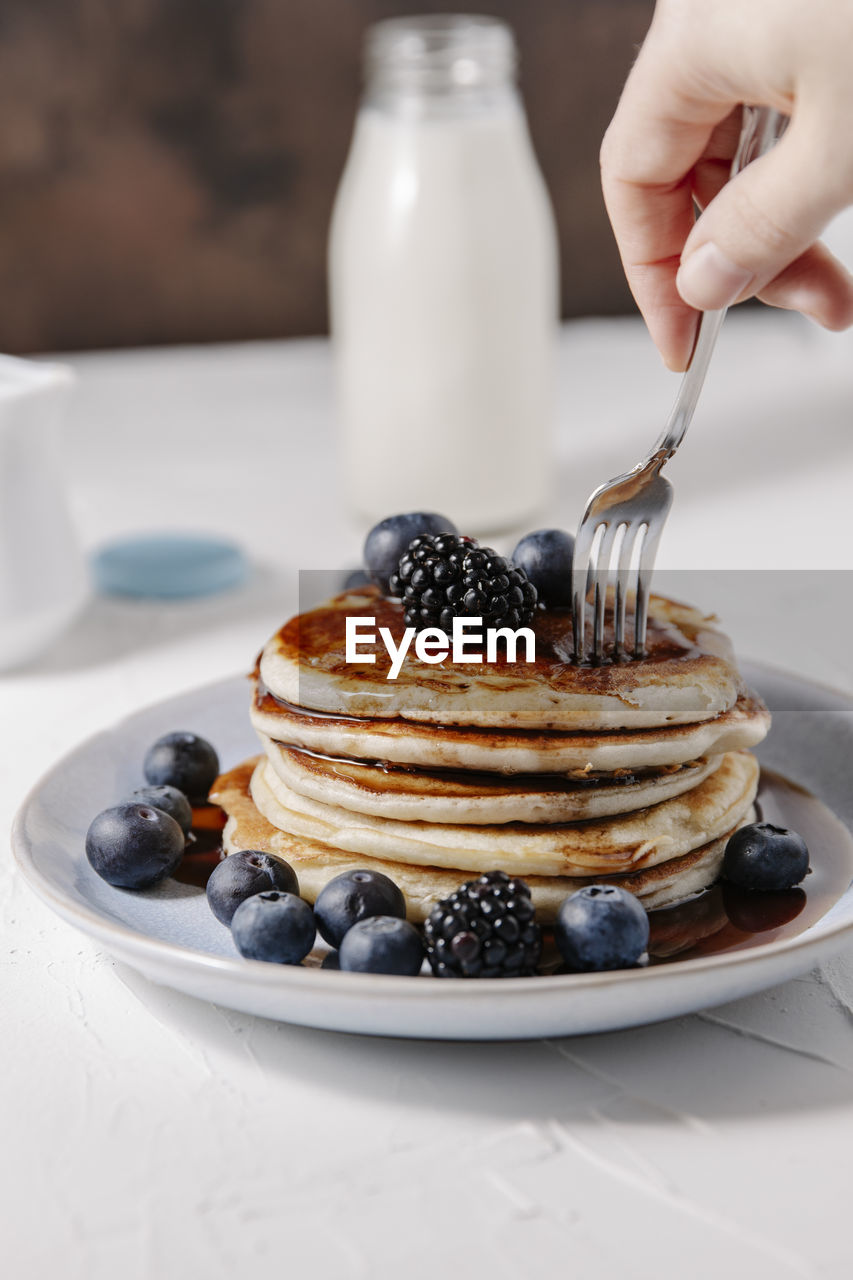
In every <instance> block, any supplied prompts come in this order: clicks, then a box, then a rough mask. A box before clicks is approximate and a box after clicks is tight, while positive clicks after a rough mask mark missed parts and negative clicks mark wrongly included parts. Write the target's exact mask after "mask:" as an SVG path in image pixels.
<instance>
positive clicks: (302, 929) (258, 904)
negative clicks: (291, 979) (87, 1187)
mask: <svg viewBox="0 0 853 1280" xmlns="http://www.w3.org/2000/svg"><path fill="white" fill-rule="evenodd" d="M316 934H317V930H316V928H315V925H314V913H313V911H312V910H311V908H310V907H309V905H308V903H307V902H304V901H303V900H302V898H297V896H296V894H295V893H279V891H278V890H277V889H272V890H270V891H269V892H267V893H256V894H253V896H252V897H251V898H247V899H246V901H245V902H241V903H240V905H239V907H238V908H237V910H236V911H235V912H234V918H233V920H232V921H231V936H232V937H233V939H234V943H235V945H236V947H237V950H238V951H239V952H240V955H241V956H245V957H246V959H247V960H268V961H270V962H271V963H272V964H300V963H301V961H303V960H304V959H305V957H306V956H307V955H308V952H309V951H310V950H311V948H312V947H313V945H314V938H315V937H316Z"/></svg>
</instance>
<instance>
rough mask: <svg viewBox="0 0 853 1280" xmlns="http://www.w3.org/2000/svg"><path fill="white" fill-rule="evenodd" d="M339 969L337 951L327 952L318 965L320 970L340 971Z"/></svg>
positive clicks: (339, 961) (339, 963)
mask: <svg viewBox="0 0 853 1280" xmlns="http://www.w3.org/2000/svg"><path fill="white" fill-rule="evenodd" d="M340 967H341V958H340V953H339V952H337V951H327V952H326V954H325V955H324V956H323V962H322V964H321V965H320V968H321V969H340Z"/></svg>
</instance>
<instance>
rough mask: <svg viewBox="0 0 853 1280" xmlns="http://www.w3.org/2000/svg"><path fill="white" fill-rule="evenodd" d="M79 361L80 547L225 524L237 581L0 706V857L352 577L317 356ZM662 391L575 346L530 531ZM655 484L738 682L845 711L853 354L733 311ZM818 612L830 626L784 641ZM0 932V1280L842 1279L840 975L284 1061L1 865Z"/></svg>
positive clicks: (263, 349) (310, 352) (324, 377)
mask: <svg viewBox="0 0 853 1280" xmlns="http://www.w3.org/2000/svg"><path fill="white" fill-rule="evenodd" d="M71 363H73V364H74V366H75V367H76V369H77V371H78V373H79V376H80V382H79V388H78V391H77V394H76V398H75V401H74V405H73V408H72V412H71V416H70V420H69V422H68V427H67V443H68V459H69V461H68V477H69V485H70V488H71V491H72V495H73V499H74V503H75V508H76V512H77V516H78V520H79V527H80V530H81V534H82V537H83V539H84V541H85V543H86V544H87V545H89V546H93V545H95V544H97V543H98V542H100V541H101V540H103V539H104V538H106V537H109V536H111V535H113V534H117V533H121V532H125V531H129V530H135V529H138V528H144V527H155V528H161V527H163V526H168V527H171V528H185V527H186V528H199V527H201V528H209V529H214V530H217V531H219V532H223V533H227V534H231V535H233V536H235V537H236V538H238V539H239V540H240V541H241V542H242V543H243V545H244V546H245V547H246V548H247V549H248V551H249V552H250V553H251V555H252V557H253V559H254V561H255V573H254V577H253V579H252V582H251V583H250V584H249V585H248V586H247V587H246V588H245V589H242V590H241V591H238V592H234V593H231V594H228V595H223V596H221V597H217V598H213V599H210V600H206V601H198V602H194V603H183V604H172V605H165V604H151V603H138V602H137V603H133V602H125V603H122V602H119V601H115V600H113V601H107V600H99V601H95V602H93V603H92V604H91V606H90V607H89V608H88V610H87V611H86V612H85V614H84V615H83V616H82V617H81V618H80V620H79V621H78V622H77V623H76V624H75V626H74V627H73V628H72V630H71V631H70V632H69V633H68V634H67V635H66V636H65V637H64V638H63V640H62V641H61V642H60V643H59V644H58V645H56V646H55V647H54V648H53V649H51V650H50V651H49V652H48V653H46V654H45V655H43V656H42V657H40V658H39V659H37V660H36V661H34V662H33V663H32V664H31V665H30V666H29V667H27V668H25V669H22V670H20V671H18V672H15V673H11V674H6V675H3V676H0V724H2V733H0V776H2V780H3V783H2V788H0V829H2V830H4V831H5V830H7V829H8V827H9V825H10V823H11V819H12V815H13V813H14V811H15V809H16V808H17V805H18V803H19V802H20V800H21V798H22V797H23V795H24V793H25V791H26V790H27V788H28V787H29V786H31V785H32V784H33V783H34V782H35V781H36V780H37V779H38V777H39V776H40V775H41V774H42V772H43V771H44V770H45V769H46V768H47V767H48V766H50V765H51V764H52V763H53V762H54V760H55V759H56V758H57V757H58V756H59V755H61V754H62V753H63V752H64V751H66V750H67V749H69V748H70V747H72V746H73V745H75V744H76V743H78V742H79V741H80V740H81V739H83V738H84V737H86V736H87V735H89V734H90V733H92V732H94V731H95V730H97V729H99V728H102V727H104V726H105V725H108V724H109V723H111V722H112V721H114V720H115V719H117V718H118V717H120V716H122V715H123V714H125V713H126V712H128V711H132V710H134V709H135V708H137V707H140V706H142V705H144V704H145V703H147V702H151V701H154V700H157V699H160V698H163V697H166V696H168V695H170V694H173V693H177V692H180V691H181V690H184V689H186V688H187V687H189V686H191V685H195V684H199V683H202V682H204V681H206V680H209V679H214V678H217V677H219V676H222V675H227V674H231V673H234V672H239V671H242V670H245V669H247V668H248V666H249V665H250V662H251V660H252V658H253V656H254V654H255V652H256V651H257V650H258V648H259V647H260V645H261V643H262V642H263V640H264V639H265V638H266V636H267V634H268V633H269V632H270V631H271V630H272V629H273V628H274V627H275V626H276V625H278V624H279V623H280V622H281V621H282V619H283V617H284V616H285V614H286V613H287V612H288V611H289V610H290V609H291V608H292V606H293V604H294V600H295V586H294V584H295V573H296V571H297V570H298V569H299V568H320V567H330V566H338V565H355V564H356V563H357V562H358V559H359V548H360V541H361V534H362V531H361V530H359V529H358V528H357V527H356V526H355V525H353V524H350V523H349V521H348V519H347V517H346V513H345V512H344V510H343V509H342V505H341V502H340V499H339V497H338V488H337V484H338V482H337V477H336V475H335V471H334V463H333V458H334V445H333V406H332V393H331V376H330V363H329V354H328V349H327V346H326V345H325V344H324V343H323V342H320V341H310V342H299V343H289V344H276V343H269V344H253V345H251V346H246V347H239V346H235V347H227V348H218V349H217V348H207V349H198V350H188V349H184V350H165V351H148V352H138V353H124V354H104V355H90V356H85V357H79V358H74V359H73V360H72V361H71ZM675 385H676V383H675V380H674V379H673V377H672V375H668V374H666V373H665V372H664V371H663V369H662V368H661V367H660V365H659V363H658V362H657V359H656V357H655V354H654V352H653V350H652V348H651V345H650V343H649V341H648V339H647V337H646V336H645V333H644V331H643V330H642V328H641V327H640V325H639V324H638V323H635V322H633V321H598V322H596V321H589V322H585V323H579V324H574V325H571V326H569V327H567V329H566V330H565V332H564V336H563V348H562V359H561V399H560V434H559V468H558V473H557V474H558V483H557V485H556V486H555V502H554V507H553V510H552V511H551V512H549V513H547V515H546V520H547V522H548V523H563V524H572V525H573V524H574V523H575V521H576V518H577V514H578V512H579V510H580V508H581V507H582V504H583V500H584V498H585V497H586V495H587V493H588V492H589V490H590V489H591V488H592V487H593V486H594V485H595V484H597V483H599V482H600V481H601V480H603V479H605V478H606V477H607V476H609V475H612V474H615V473H616V472H618V471H621V470H623V469H624V467H625V466H626V465H628V464H630V463H632V462H633V461H634V460H635V458H636V457H638V456H639V455H640V453H641V452H643V451H644V450H645V449H646V448H647V447H648V445H649V444H650V443H651V440H652V438H653V437H654V435H655V434H656V431H657V430H658V428H659V426H660V425H661V422H662V419H663V416H664V415H665V413H666V411H667V410H668V408H669V404H670V401H671V398H672V396H673V395H674V388H675ZM670 471H671V475H672V478H673V479H674V481H675V483H676V506H675V509H674V512H673V515H672V517H671V520H670V524H669V527H668V530H667V534H666V538H665V542H664V545H663V547H662V552H661V562H662V564H663V565H664V566H666V567H668V568H671V569H675V570H679V571H681V570H688V569H689V570H690V579H691V587H690V594H692V596H693V598H694V599H696V602H697V603H701V604H702V605H703V606H706V607H708V608H716V609H717V610H718V611H719V612H721V613H722V615H723V618H724V621H725V622H726V623H727V626H728V629H729V630H730V632H731V633H732V635H733V636H734V639H735V641H736V644H737V646H738V649H739V650H740V652H741V653H742V654H743V655H744V656H750V657H761V658H764V659H765V660H768V661H770V662H773V663H775V664H777V665H780V666H783V667H789V668H793V669H797V670H799V671H804V672H806V673H808V674H811V675H814V676H817V677H818V678H820V679H821V680H823V681H825V682H826V683H829V684H834V685H837V686H842V687H844V688H846V689H847V690H849V691H853V660H851V655H850V637H851V635H853V627H851V625H850V624H851V621H853V591H851V585H853V574H851V573H850V572H849V571H850V570H851V569H853V539H851V535H850V520H851V505H853V334H850V335H844V336H841V337H829V336H827V335H824V334H822V333H819V332H818V331H817V330H816V329H814V328H813V327H811V326H810V325H808V324H807V323H806V322H805V321H802V320H800V319H799V318H796V317H792V316H784V315H768V314H764V313H751V314H743V315H734V316H732V317H731V318H730V320H729V321H728V322H727V325H726V327H725V330H724V333H723V337H722V339H721V342H720V347H719V352H718V354H717V356H716V357H715V361H714V365H713V367H712V371H711V375H710V380H709V384H708V386H707V388H706V392H705V393H704V395H703V399H702V402H701V404H700V408H699V410H698V412H697V415H696V421H695V424H694V426H693V428H692V429H691V434H690V437H689V439H688V441H687V444H686V445H685V447H684V448H683V450H682V452H681V453H680V454H679V456H678V458H677V459H676V460H675V461H674V463H673V465H672V467H671V469H670ZM393 505H394V504H393V501H392V500H390V499H389V508H393ZM815 566H817V567H819V569H820V570H821V572H819V573H815V572H813V571H814V569H815ZM797 571H800V572H797ZM806 571H812V572H806ZM845 571H848V572H845ZM681 594H682V595H683V594H687V589H686V588H685V590H682V592H681ZM807 617H811V618H817V617H824V618H829V619H830V624H829V625H825V626H820V627H810V628H809V630H808V636H809V642H808V644H807V645H805V646H804V642H803V630H802V627H801V623H802V621H803V619H804V618H807ZM851 777H853V762H851ZM0 911H2V920H3V945H2V962H3V966H4V970H5V981H4V985H3V997H2V1002H0V1063H2V1082H3V1083H2V1102H0V1110H2V1116H3V1122H2V1152H3V1155H2V1159H0V1249H2V1257H3V1259H4V1263H5V1265H6V1268H7V1269H8V1270H7V1273H8V1274H9V1275H10V1276H15V1277H16V1280H18V1278H22V1280H23V1278H28V1277H39V1278H41V1277H45V1278H48V1277H51V1278H52V1277H60V1276H61V1277H63V1280H77V1278H78V1277H79V1278H80V1280H93V1278H95V1280H100V1277H105V1278H106V1277H110V1278H112V1277H116V1276H120V1277H122V1280H148V1278H149V1277H162V1276H176V1277H178V1276H180V1277H182V1278H186V1277H196V1276H198V1277H204V1278H205V1280H218V1278H219V1277H228V1276H234V1275H240V1276H244V1275H245V1276H252V1277H257V1278H258V1280H265V1278H266V1277H276V1280H279V1277H281V1276H289V1277H295V1276H298V1275H303V1274H304V1275H313V1276H317V1277H330V1278H331V1277H335V1280H345V1278H348V1277H359V1278H360V1277H386V1276H388V1277H397V1276H401V1275H402V1276H411V1277H421V1276H423V1277H427V1276H428V1277H430V1280H435V1278H436V1277H440V1276H454V1277H459V1276H471V1277H475V1278H478V1277H481V1276H489V1277H490V1278H494V1280H499V1278H504V1277H506V1278H507V1280H509V1278H510V1277H517V1276H519V1275H520V1276H529V1275H532V1274H534V1273H535V1274H545V1273H552V1274H573V1275H578V1276H583V1277H596V1278H599V1277H601V1278H604V1280H611V1277H612V1280H623V1278H624V1277H625V1276H630V1277H632V1280H644V1278H645V1277H648V1278H649V1280H652V1278H654V1280H657V1278H658V1277H660V1276H669V1275H676V1274H677V1275H687V1276H689V1277H691V1280H703V1278H704V1277H708V1278H710V1277H714V1280H717V1278H718V1277H719V1276H721V1275H729V1276H736V1277H740V1276H749V1277H751V1278H752V1280H763V1278H764V1277H768V1278H769V1277H774V1280H779V1278H783V1277H789V1276H791V1277H793V1276H798V1277H811V1276H814V1277H847V1276H849V1275H850V1274H851V1266H853V1229H851V1220H850V1208H849V1203H850V1187H851V1185H853V947H848V948H847V950H846V952H842V953H841V954H840V955H839V956H838V958H837V959H836V960H833V961H832V962H831V963H829V964H827V965H825V966H824V967H823V969H822V970H821V971H819V972H814V973H812V974H810V975H808V976H807V977H804V978H802V979H800V980H798V981H794V982H789V983H787V984H785V985H783V986H780V987H777V988H775V989H773V990H770V991H768V992H766V993H765V994H763V995H759V996H756V997H753V998H750V999H746V1000H742V1001H739V1002H737V1003H736V1004H731V1005H727V1006H725V1007H721V1008H716V1009H713V1010H711V1011H709V1012H707V1013H702V1014H698V1015H696V1016H693V1017H687V1018H680V1019H677V1020H674V1021H671V1022H668V1023H664V1024H660V1025H657V1026H651V1027H647V1028H643V1029H639V1030H633V1031H626V1032H620V1033H614V1034H609V1035H599V1036H594V1037H586V1038H579V1039H566V1040H560V1041H552V1042H534V1043H522V1044H507V1045H503V1046H502V1045H490V1044H479V1045H478V1044H475V1045H470V1046H467V1045H464V1044H441V1043H419V1042H406V1041H402V1040H399V1041H394V1040H381V1039H369V1038H367V1037H355V1036H349V1037H346V1036H339V1035H335V1034H331V1033H325V1032H319V1031H310V1030H304V1029H299V1028H294V1027H290V1026H286V1025H278V1024H275V1023H271V1022H265V1021H263V1020H260V1019H255V1018H251V1017H248V1016H243V1015H240V1014H235V1013H232V1012H229V1011H228V1010H227V1009H223V1008H218V1007H215V1006H213V1005H208V1004H204V1003H202V1002H200V1001H194V1000H192V999H190V998H188V997H184V996H180V995H177V994H174V993H172V992H170V991H168V990H166V989H163V988H158V987H155V986H153V985H152V984H150V983H149V982H147V981H146V980H144V979H142V978H140V977H138V976H137V975H135V974H134V973H133V972H132V971H130V970H128V969H126V968H123V967H121V966H118V965H117V964H116V963H115V962H114V961H112V960H111V959H110V957H109V956H108V955H106V954H104V953H103V952H101V951H100V950H99V948H98V947H97V946H95V945H93V943H91V942H90V941H89V940H88V939H87V938H86V937H84V936H83V935H81V934H78V933H76V932H75V931H74V930H73V929H71V928H70V927H68V926H67V925H65V924H64V923H62V922H60V921H59V920H58V919H56V918H55V917H54V916H53V915H52V914H51V913H50V911H49V910H48V909H47V908H46V907H44V906H43V905H42V904H41V903H40V902H39V901H37V900H36V898H35V897H34V896H33V894H32V893H31V892H30V891H29V890H28V888H27V887H26V886H25V885H24V884H23V883H22V882H21V880H20V878H19V876H18V875H16V874H15V873H14V871H13V870H12V867H11V858H10V856H9V855H8V853H7V854H6V856H4V857H3V859H2V862H0Z"/></svg>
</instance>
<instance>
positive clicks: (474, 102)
mask: <svg viewBox="0 0 853 1280" xmlns="http://www.w3.org/2000/svg"><path fill="white" fill-rule="evenodd" d="M365 61H366V79H367V85H366V91H365V96H364V101H363V103H362V106H361V109H360V111H359V114H358V118H357V120H356V125H355V132H354V136H353V140H352V145H351V148H350V153H349V158H348V160H347V164H346V168H345V170H344V174H343V177H342V179H341V184H340V188H339V191H338V195H337V200H336V203H335V209H334V214H333V218H332V228H331V236H330V245H329V281H330V306H331V326H332V337H333V341H334V348H335V358H336V373H337V387H338V405H339V416H340V421H341V426H342V444H343V470H344V477H345V483H346V486H347V490H348V498H349V502H350V505H351V506H352V507H353V509H354V510H355V511H356V512H357V513H358V514H359V515H360V516H362V517H363V518H365V519H367V520H370V521H371V522H373V521H375V520H378V519H380V518H382V517H383V516H386V515H389V514H393V513H395V512H398V511H414V510H430V511H440V512H441V513H442V514H444V515H446V516H448V517H450V519H452V520H453V521H454V522H455V523H456V524H457V525H458V527H459V529H460V531H462V532H466V533H471V532H474V533H476V532H488V531H492V530H500V529H501V528H509V527H511V526H513V525H517V524H519V523H520V522H522V521H524V520H525V519H528V518H532V517H535V515H536V513H537V510H538V509H539V508H540V507H541V505H542V503H543V500H544V498H545V496H546V488H547V484H546V480H547V474H548V471H549V468H550V462H551V440H550V433H551V427H552V410H553V403H552V400H553V363H554V348H555V340H556V332H557V318H558V263H557V240H556V232H555V226H554V218H553V214H552V210H551V206H550V204H549V200H548V195H547V192H546V190H545V184H544V182H543V179H542V175H541V173H540V171H539V168H538V166H537V163H536V158H535V156H534V154H533V148H532V146H531V143H530V138H529V135H528V131H527V122H526V119H525V115H524V108H523V106H522V104H521V100H520V98H519V95H518V92H517V90H516V87H515V64H516V51H515V42H514V39H513V36H512V33H511V31H510V30H509V28H508V27H506V26H505V25H504V24H503V23H501V22H498V21H497V20H495V19H493V18H483V17H467V16H455V15H450V16H444V17H430V18H395V19H391V20H389V21H385V22H380V23H378V24H377V25H376V26H374V27H372V28H371V29H370V30H369V31H368V33H367V40H366V46H365Z"/></svg>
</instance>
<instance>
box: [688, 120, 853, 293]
mask: <svg viewBox="0 0 853 1280" xmlns="http://www.w3.org/2000/svg"><path fill="white" fill-rule="evenodd" d="M820 154H822V149H821V148H820V147H819V146H817V145H815V140H814V139H813V138H812V137H810V136H809V133H808V131H807V130H806V128H805V126H804V125H803V123H802V122H801V121H798V120H796V119H795V120H794V121H792V123H791V124H790V125H789V127H788V129H787V131H786V132H785V134H784V136H783V138H782V140H781V142H779V143H777V144H776V146H775V147H774V148H773V149H772V151H770V152H768V153H767V154H766V155H764V156H761V157H759V159H757V160H755V161H753V163H752V164H750V165H748V167H747V168H746V169H744V170H743V171H742V172H741V173H739V174H738V175H737V176H736V177H734V178H732V179H731V181H730V182H727V183H726V184H725V186H723V187H722V188H721V190H720V191H719V193H718V194H717V195H716V196H715V197H714V199H713V200H712V201H711V202H710V204H709V205H708V206H707V208H706V209H705V211H704V213H703V214H702V216H701V217H700V218H699V221H698V222H697V223H696V225H695V227H694V228H693V230H692V231H691V233H690V235H689V237H688V239H687V241H686V243H685V246H684V250H683V252H682V255H681V266H680V267H679V270H678V275H677V276H676V287H677V289H678V292H679V293H680V295H681V297H682V298H683V300H684V301H685V302H686V303H688V304H689V305H690V306H691V307H695V308H696V309H697V310H700V311H709V310H716V309H718V308H720V307H727V306H731V304H732V303H733V302H737V301H740V300H742V299H744V298H748V297H751V296H752V295H753V294H756V293H760V292H761V290H762V289H764V287H765V286H766V285H767V284H768V283H769V282H770V281H771V280H774V279H775V278H776V276H778V275H779V274H780V273H781V272H782V271H784V270H785V268H786V267H788V266H790V264H791V263H792V262H794V261H795V260H796V259H797V258H799V257H800V255H801V254H802V253H803V252H804V251H805V250H806V249H808V248H809V246H810V245H812V244H814V242H815V241H816V240H817V239H818V237H819V236H820V233H821V231H822V230H823V228H824V227H825V226H826V224H827V223H828V222H829V221H830V219H831V218H832V217H833V216H834V215H835V214H836V213H837V212H839V211H840V210H841V209H843V208H844V206H845V205H846V203H847V201H848V199H849V196H850V193H849V191H848V190H846V189H845V187H846V186H849V181H848V180H847V179H848V175H844V174H842V173H840V172H839V166H837V165H836V166H833V165H832V164H826V163H823V164H820V163H818V157H819V155H820Z"/></svg>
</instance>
